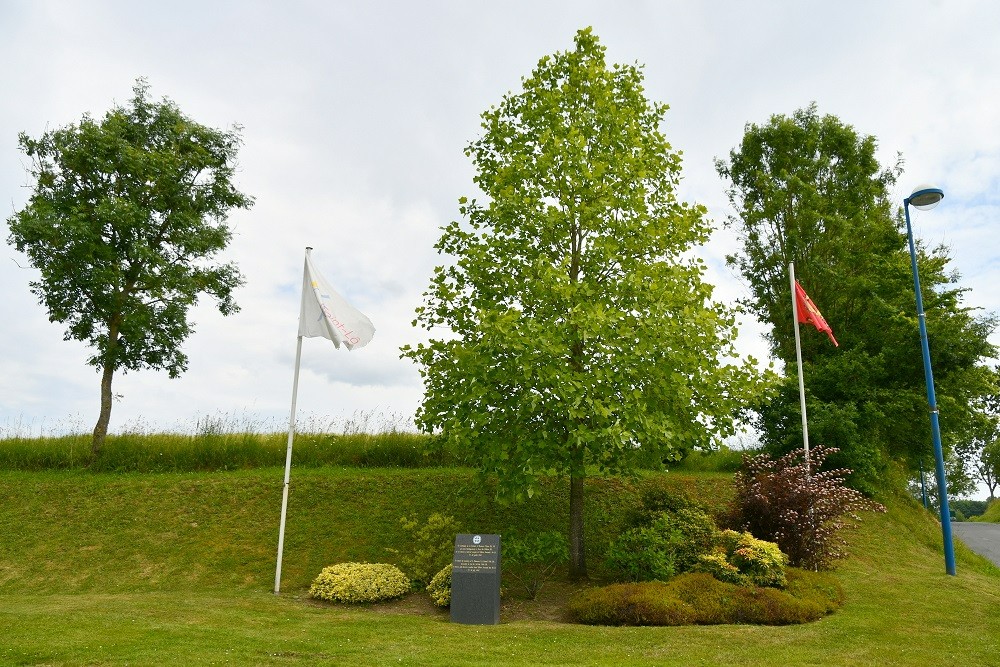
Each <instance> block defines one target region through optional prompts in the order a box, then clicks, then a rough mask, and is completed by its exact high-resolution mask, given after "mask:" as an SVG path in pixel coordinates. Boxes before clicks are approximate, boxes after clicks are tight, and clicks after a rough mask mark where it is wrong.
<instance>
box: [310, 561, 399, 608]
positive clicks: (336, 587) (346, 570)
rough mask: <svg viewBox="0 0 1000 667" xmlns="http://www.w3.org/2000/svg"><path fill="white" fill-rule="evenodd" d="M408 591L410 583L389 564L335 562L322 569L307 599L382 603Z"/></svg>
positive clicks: (396, 568) (397, 569)
mask: <svg viewBox="0 0 1000 667" xmlns="http://www.w3.org/2000/svg"><path fill="white" fill-rule="evenodd" d="M409 591H410V580H409V579H407V578H406V575H405V574H403V573H402V571H401V570H400V569H399V568H398V567H396V566H395V565H390V564H388V563H338V564H336V565H330V566H328V567H324V568H323V571H322V572H320V573H319V576H318V577H316V579H315V580H314V581H313V583H312V586H310V587H309V596H310V597H314V598H317V599H319V600H329V601H331V602H383V601H385V600H391V599H393V598H398V597H402V596H403V595H406V593H408V592H409Z"/></svg>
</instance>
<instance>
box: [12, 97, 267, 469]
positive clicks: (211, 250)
mask: <svg viewBox="0 0 1000 667" xmlns="http://www.w3.org/2000/svg"><path fill="white" fill-rule="evenodd" d="M133 93H134V95H133V98H132V100H131V102H130V104H129V105H128V106H125V107H122V106H115V107H114V108H112V109H111V110H110V111H109V112H108V113H107V114H106V115H105V116H104V118H103V119H101V120H100V121H97V120H94V119H93V118H91V117H90V116H89V115H84V116H83V118H82V120H81V121H80V122H79V124H76V125H69V126H67V127H64V128H60V129H57V130H51V131H48V132H45V133H44V134H43V135H42V136H41V137H40V138H38V139H32V138H30V137H29V136H27V135H26V134H24V133H22V134H21V135H20V137H19V142H20V147H21V150H22V151H23V152H24V153H25V155H27V156H28V157H29V158H30V160H31V162H30V166H29V167H28V174H29V175H30V177H31V179H32V181H33V184H34V185H33V189H32V193H31V197H30V199H29V201H28V203H27V204H26V205H25V207H24V208H23V209H21V210H20V211H18V212H17V213H15V214H14V215H13V216H12V217H11V218H10V219H9V220H8V225H9V227H10V236H9V239H8V242H9V243H11V244H13V245H14V247H15V248H17V250H18V251H20V252H23V253H25V254H26V255H27V256H28V258H29V260H30V261H31V264H32V266H34V267H35V268H36V269H38V271H39V272H40V274H41V275H40V277H39V279H38V280H36V281H33V282H32V283H31V291H32V293H34V294H35V295H36V296H38V298H39V301H40V302H41V303H42V304H43V305H44V306H45V307H46V308H47V309H48V313H49V320H50V321H53V322H60V323H62V324H65V325H66V333H65V339H66V340H69V339H76V340H80V341H84V342H86V343H88V344H89V345H90V346H91V347H92V348H93V349H94V353H93V356H91V357H90V359H89V360H88V361H89V363H90V364H91V365H93V366H95V367H97V368H98V369H99V370H100V372H101V410H100V416H99V418H98V420H97V425H96V426H95V428H94V439H93V446H92V449H93V454H94V455H95V456H96V455H97V453H98V452H99V451H100V448H101V446H102V444H103V442H104V438H105V436H106V435H107V430H108V423H109V420H110V419H111V403H112V391H111V383H112V379H113V377H114V374H115V373H116V372H117V371H119V370H121V371H129V370H138V369H141V368H152V369H160V370H166V371H167V373H168V375H169V376H170V377H177V376H178V375H179V374H180V373H181V372H182V371H184V370H185V369H186V367H187V357H186V356H185V354H184V353H183V351H182V350H181V343H182V342H183V341H184V340H185V339H186V338H187V337H188V336H189V335H190V334H191V332H192V331H193V326H192V323H191V322H190V321H189V320H188V310H189V309H190V308H191V306H193V305H194V304H195V303H196V302H197V300H198V297H199V295H201V294H209V295H211V296H212V297H214V298H215V299H216V301H217V303H218V308H219V311H220V312H221V313H222V314H223V315H228V314H230V313H233V312H235V311H236V310H238V307H237V305H236V303H235V302H234V300H233V290H234V289H235V288H236V287H238V286H239V285H240V284H241V282H242V277H241V275H240V273H239V271H238V270H237V268H236V266H235V265H234V264H218V263H213V261H212V259H213V258H214V257H215V256H216V255H217V254H218V253H219V252H220V251H222V250H224V249H225V248H226V246H227V245H228V244H229V241H230V238H231V232H230V229H229V227H228V226H227V224H226V218H227V215H228V213H229V211H230V210H232V209H234V208H243V209H246V208H249V207H250V206H251V205H252V203H253V200H252V199H251V198H250V197H248V196H247V195H244V194H242V193H241V192H239V191H238V190H237V189H236V188H235V187H234V185H233V172H234V169H235V163H236V157H237V152H238V148H239V146H240V136H239V128H233V129H232V130H230V131H225V132H224V131H219V130H215V129H212V128H209V127H205V126H204V125H200V124H198V123H196V122H194V121H193V120H191V119H190V118H188V117H187V116H185V115H183V114H182V113H181V111H180V110H179V109H178V108H177V106H176V105H175V104H174V103H173V102H171V101H170V100H167V99H164V100H163V101H161V102H153V101H150V100H149V98H148V85H147V84H146V82H145V81H143V80H141V79H140V80H138V81H137V82H136V84H135V86H134V87H133Z"/></svg>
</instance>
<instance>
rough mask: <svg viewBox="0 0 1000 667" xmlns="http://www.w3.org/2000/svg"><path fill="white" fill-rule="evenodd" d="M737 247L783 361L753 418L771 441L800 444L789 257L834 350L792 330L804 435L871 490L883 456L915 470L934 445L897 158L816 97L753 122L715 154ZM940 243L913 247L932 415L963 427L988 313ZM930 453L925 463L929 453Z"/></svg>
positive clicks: (882, 469) (976, 389) (977, 389)
mask: <svg viewBox="0 0 1000 667" xmlns="http://www.w3.org/2000/svg"><path fill="white" fill-rule="evenodd" d="M717 168H718V171H719V174H720V175H721V176H722V177H723V178H724V179H725V180H726V181H727V187H728V195H729V200H730V203H731V204H732V206H733V209H734V213H733V214H732V215H730V217H729V220H728V226H729V227H730V228H732V229H734V230H736V231H737V233H738V234H739V236H740V239H741V241H742V248H741V249H740V251H739V252H737V253H735V254H734V255H733V256H731V257H730V258H729V261H730V263H731V265H732V266H734V267H735V268H736V269H738V271H739V273H740V274H741V275H742V277H743V279H744V280H745V282H746V284H747V286H748V288H749V297H748V298H747V299H746V305H747V306H748V307H749V309H750V310H751V312H753V313H754V314H755V315H756V316H757V317H758V318H759V319H760V321H761V322H763V323H765V324H767V325H770V329H769V334H768V336H769V340H770V343H771V349H772V351H773V353H774V354H775V356H776V357H778V358H779V359H781V360H782V361H784V362H785V381H784V383H783V384H782V387H781V390H780V391H779V394H778V396H777V398H775V399H774V400H770V401H768V402H767V403H766V404H763V405H761V406H759V410H758V426H759V427H760V428H761V431H762V433H763V434H764V438H765V440H766V442H767V443H768V444H769V445H770V446H771V447H772V448H774V449H776V450H778V451H784V450H787V449H789V448H791V447H794V446H800V445H801V437H802V434H801V420H800V415H799V403H798V386H797V381H796V369H795V343H794V335H793V334H794V330H793V326H792V313H791V295H790V289H789V280H788V265H789V263H791V262H794V263H795V271H796V275H797V277H798V278H799V280H800V282H801V283H802V284H803V286H804V287H805V289H806V291H807V292H809V294H810V296H811V297H812V298H813V300H814V301H815V302H816V304H817V305H818V307H819V308H820V310H821V311H822V312H823V314H824V316H825V317H826V319H827V321H828V322H829V323H830V325H831V326H832V327H833V330H834V333H835V334H836V336H837V340H838V341H839V342H840V347H839V348H834V347H833V346H832V345H831V344H830V342H829V341H828V340H827V338H826V337H825V336H823V335H822V334H818V333H817V332H816V331H812V330H809V329H803V332H802V348H803V362H804V363H803V367H804V370H805V380H806V391H807V396H808V402H807V409H808V414H809V432H810V439H811V440H815V441H816V442H818V443H822V444H826V445H829V446H834V447H838V448H840V450H841V451H840V453H839V454H838V455H837V456H835V457H831V461H832V462H834V463H836V464H838V465H846V466H847V467H850V468H852V469H853V470H854V472H855V474H854V476H853V477H852V483H854V484H856V485H857V486H859V487H860V488H863V489H864V490H867V491H871V490H874V488H875V487H876V486H877V485H878V484H879V483H880V480H881V479H883V478H884V475H885V474H886V473H887V466H888V465H889V461H890V460H892V459H898V460H903V461H905V462H907V463H909V464H910V465H912V466H913V467H914V469H915V467H916V465H917V464H918V463H919V461H920V460H923V459H925V458H927V456H928V454H929V453H930V448H931V438H930V428H929V419H928V417H927V401H926V392H925V386H924V376H923V366H922V362H921V357H920V342H919V334H918V323H917V318H916V313H915V310H916V309H915V304H914V294H913V278H912V273H911V269H910V260H909V254H908V250H907V246H906V236H905V229H904V227H903V224H902V219H901V213H900V204H901V203H902V202H901V201H895V200H893V198H892V193H893V186H894V185H895V182H896V178H897V177H898V176H899V174H900V173H901V171H902V169H901V162H897V164H895V165H893V166H892V167H889V168H885V167H883V166H882V165H881V164H880V163H879V161H878V159H877V156H876V141H875V139H874V138H873V137H871V136H865V135H862V134H859V133H858V132H857V131H855V130H854V128H852V127H851V126H849V125H846V124H844V123H843V122H841V121H840V120H839V119H838V118H836V117H834V116H830V115H826V116H821V115H820V114H819V113H818V111H817V108H816V106H815V105H810V106H809V107H806V108H804V109H800V110H798V111H796V112H795V113H794V114H792V115H791V116H784V115H775V116H772V117H771V119H770V120H769V122H768V123H766V124H763V125H756V124H750V125H747V126H746V131H745V134H744V137H743V140H742V142H741V144H740V145H739V146H738V147H737V148H735V149H733V150H732V151H731V152H730V154H729V159H728V160H719V161H718V162H717ZM948 259H949V258H948V254H947V249H946V248H943V247H938V248H933V249H927V248H926V247H924V246H922V245H921V247H920V250H919V260H918V261H919V267H920V274H921V276H920V277H921V286H922V289H923V298H924V304H925V309H926V311H927V327H928V332H929V338H930V347H931V354H932V359H933V364H934V375H935V380H936V381H937V390H938V391H937V394H938V403H939V407H940V409H941V425H942V429H943V430H945V431H948V430H949V429H950V430H955V429H960V428H962V425H963V424H964V423H965V422H966V421H967V420H968V419H970V417H971V414H972V412H971V410H970V405H971V404H972V403H973V402H974V399H975V398H976V397H978V396H980V395H981V394H982V392H983V390H984V388H985V387H986V386H987V385H988V375H989V374H988V369H987V368H986V367H985V366H984V363H983V362H984V360H985V359H986V358H988V357H992V356H994V355H995V353H996V350H995V348H994V346H993V345H991V344H990V343H989V340H988V339H989V335H990V334H991V333H992V331H993V329H994V328H995V324H996V322H995V319H994V318H993V317H992V316H977V315H976V314H975V313H974V312H973V311H972V310H970V309H969V308H968V307H966V306H964V305H963V304H962V297H963V289H961V288H960V287H958V285H957V282H956V281H957V276H956V275H955V273H954V272H952V271H950V270H949V268H948ZM927 460H930V459H927Z"/></svg>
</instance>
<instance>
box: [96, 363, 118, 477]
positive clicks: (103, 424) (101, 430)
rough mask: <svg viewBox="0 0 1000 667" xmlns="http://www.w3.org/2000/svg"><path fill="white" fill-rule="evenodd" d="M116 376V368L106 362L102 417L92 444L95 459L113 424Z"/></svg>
mask: <svg viewBox="0 0 1000 667" xmlns="http://www.w3.org/2000/svg"><path fill="white" fill-rule="evenodd" d="M114 375H115V368H114V366H113V365H112V364H111V363H110V362H105V364H104V373H103V374H102V375H101V416H100V417H98V418H97V426H95V427H94V440H93V441H92V442H91V444H90V454H91V457H92V458H95V459H96V458H97V455H98V454H100V453H101V448H102V447H103V446H104V439H105V438H106V437H107V435H108V424H109V423H110V422H111V379H112V378H113V377H114Z"/></svg>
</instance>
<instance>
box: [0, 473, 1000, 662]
mask: <svg viewBox="0 0 1000 667" xmlns="http://www.w3.org/2000/svg"><path fill="white" fill-rule="evenodd" d="M281 476H282V472H281V469H280V468H279V467H272V468H264V469H252V470H241V471H234V472H218V473H197V472H196V473H158V474H138V473H129V474H106V473H93V472H86V471H79V470H76V471H43V472H24V471H6V472H0V489H2V491H0V494H2V498H0V499H2V502H0V525H2V526H5V527H9V528H8V530H7V531H5V534H4V535H3V537H2V538H0V637H3V640H2V641H0V665H3V664H11V665H17V664H38V665H126V664H129V665H181V664H186V665H190V664H213V663H214V664H240V665H257V664H262V665H288V664H300V665H338V664H352V665H385V664H420V665H431V664H439V665H482V664H513V665H519V664H522V665H535V664H545V665H579V664H607V665H640V664H642V665H648V664H677V665H690V664H710V665H741V666H742V665H778V664H781V665H792V664H810V665H927V664H942V665H963V666H966V665H969V666H972V665H984V666H985V665H996V664H997V656H1000V571H998V570H997V569H996V568H995V567H993V566H991V565H989V564H988V563H986V562H985V561H983V560H982V559H980V558H978V557H977V556H975V555H973V554H971V553H969V552H967V551H966V550H964V549H962V548H960V549H959V554H958V567H959V576H958V577H949V576H947V575H945V574H944V564H943V558H942V557H941V548H940V530H939V529H938V527H937V525H936V523H935V522H934V519H933V517H932V516H931V515H929V514H927V513H925V512H924V511H923V510H921V509H920V508H918V507H917V506H916V504H915V503H913V502H912V501H910V500H909V499H907V498H904V497H899V498H891V499H889V501H888V502H889V505H890V512H889V513H888V514H886V515H867V516H865V522H864V525H863V527H862V529H861V530H860V531H857V532H855V533H853V534H852V535H851V536H850V537H851V542H852V552H853V555H852V556H851V558H849V559H848V560H847V561H846V562H844V563H843V565H842V567H841V568H840V569H839V571H838V572H839V574H838V576H839V577H840V578H841V581H842V583H843V585H844V587H845V590H846V591H847V595H848V601H847V604H846V606H845V607H844V608H843V609H841V610H840V611H839V612H837V613H836V614H834V615H833V616H830V617H828V618H826V619H824V620H822V621H819V622H817V623H812V624H808V625H803V626H791V627H777V628H776V627H750V626H715V627H685V628H596V627H581V626H574V625H569V624H566V623H562V622H559V621H557V620H534V621H527V620H524V621H513V622H512V621H511V620H510V618H509V617H508V618H506V619H502V620H503V622H502V624H501V625H500V626H497V627H474V626H472V627H465V626H456V625H452V624H450V623H449V622H447V616H446V615H442V614H434V613H426V610H424V611H421V613H412V609H419V608H420V605H419V604H410V605H409V606H407V605H399V606H396V607H393V609H395V610H396V611H393V612H388V613H387V612H386V611H384V608H373V609H367V608H354V607H342V606H330V605H320V604H316V603H313V602H311V601H309V600H308V599H306V598H305V597H304V592H305V589H306V587H307V586H308V583H309V581H310V580H311V579H312V577H314V576H315V574H316V573H317V572H318V571H319V569H320V568H321V567H322V566H324V565H326V564H329V563H332V562H337V561H340V560H390V559H391V554H389V553H388V552H387V548H389V547H396V548H399V547H400V546H405V545H404V542H405V535H404V534H403V533H402V532H401V529H400V527H399V525H398V518H399V516H401V515H402V514H410V513H414V514H417V515H418V516H426V515H427V514H428V513H430V512H432V511H443V512H445V513H449V514H452V515H454V516H455V517H456V518H458V519H459V520H460V521H461V522H462V524H463V527H464V528H465V529H469V530H475V531H477V532H493V531H496V532H500V533H502V534H515V533H518V532H521V533H525V532H532V531H535V530H547V529H550V528H561V527H562V526H563V525H564V524H565V521H566V500H565V498H566V495H565V494H566V489H565V484H563V483H559V482H553V483H551V484H549V485H546V486H545V488H544V490H543V493H542V494H541V495H540V496H539V497H537V498H536V499H534V500H532V501H531V503H530V504H528V505H525V506H505V505H501V504H498V503H496V502H495V500H494V494H493V490H492V488H491V487H490V485H489V484H482V483H480V482H479V481H478V479H477V478H476V477H475V475H474V474H473V473H472V472H471V471H470V470H467V469H461V468H425V469H416V470H414V469H409V470H408V469H384V468H367V469H358V468H349V467H327V468H312V469H296V470H294V471H293V476H292V494H291V500H290V506H289V512H290V514H289V524H288V534H287V542H286V553H285V565H284V577H283V591H284V593H283V595H282V596H280V597H276V596H274V595H273V594H271V592H270V590H271V587H272V585H273V577H274V556H275V554H274V550H275V547H276V542H277V524H278V512H279V509H280V494H281ZM730 480H731V477H730V476H729V475H725V474H718V473H703V474H678V473H666V474H656V475H648V476H645V477H644V478H642V479H640V480H637V481H636V482H624V481H605V482H594V483H593V484H591V485H590V486H589V487H588V488H589V497H588V503H589V504H588V516H587V521H588V530H589V534H588V540H589V545H590V551H589V552H588V557H589V558H590V559H591V563H592V565H593V567H594V570H595V573H597V574H599V571H600V568H599V561H600V556H601V551H602V549H603V544H604V543H606V541H607V540H608V539H609V538H610V536H612V535H614V534H615V532H616V530H617V529H618V528H619V526H620V522H621V521H622V519H623V516H624V513H625V512H627V511H628V508H629V507H630V505H631V504H633V503H634V502H635V501H636V498H637V496H638V493H640V492H641V489H642V488H644V487H647V486H648V485H664V486H669V487H671V488H673V489H675V490H683V491H684V492H686V493H689V494H691V495H694V496H697V497H699V498H701V499H703V500H705V501H707V503H708V504H709V505H710V506H711V507H713V508H715V509H719V508H721V507H722V506H723V505H724V503H725V501H726V499H727V498H728V497H729V493H730V491H729V489H730ZM416 600H418V599H416ZM418 601H419V600H418ZM524 604H527V603H524ZM380 609H383V610H381V611H380ZM408 609H409V610H410V611H407V610H408Z"/></svg>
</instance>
